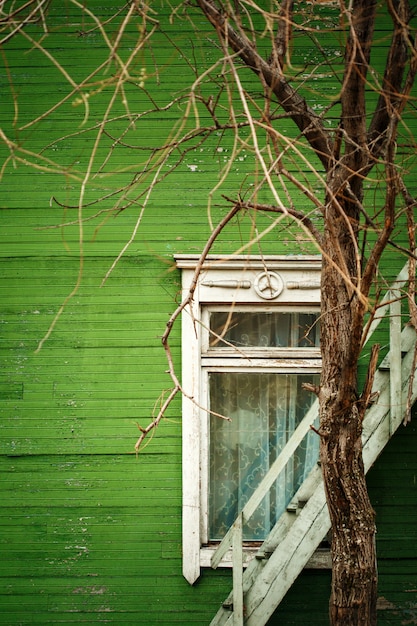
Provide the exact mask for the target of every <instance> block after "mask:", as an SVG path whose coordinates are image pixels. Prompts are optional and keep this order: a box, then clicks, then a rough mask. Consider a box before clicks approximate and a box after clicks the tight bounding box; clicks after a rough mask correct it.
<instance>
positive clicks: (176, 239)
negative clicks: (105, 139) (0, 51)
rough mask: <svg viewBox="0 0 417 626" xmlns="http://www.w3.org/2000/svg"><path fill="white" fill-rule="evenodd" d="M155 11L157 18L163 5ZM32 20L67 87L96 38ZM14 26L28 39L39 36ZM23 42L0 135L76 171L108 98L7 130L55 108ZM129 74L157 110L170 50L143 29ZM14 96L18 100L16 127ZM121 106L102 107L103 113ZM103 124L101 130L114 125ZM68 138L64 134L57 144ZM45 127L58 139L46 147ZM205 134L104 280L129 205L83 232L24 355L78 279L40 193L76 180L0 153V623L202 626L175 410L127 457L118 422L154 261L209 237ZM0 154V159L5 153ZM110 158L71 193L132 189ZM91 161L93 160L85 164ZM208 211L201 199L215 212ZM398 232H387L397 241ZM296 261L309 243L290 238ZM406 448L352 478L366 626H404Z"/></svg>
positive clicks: (193, 248) (409, 456)
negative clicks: (189, 553)
mask: <svg viewBox="0 0 417 626" xmlns="http://www.w3.org/2000/svg"><path fill="white" fill-rule="evenodd" d="M57 4H59V3H57ZM113 4H114V3H112V5H111V6H110V5H107V4H106V5H105V6H104V7H102V6H101V5H100V3H98V2H92V3H89V6H91V7H92V8H97V7H99V8H100V11H101V14H102V15H103V17H106V16H109V15H111V14H112V12H113V11H114V6H113ZM161 6H165V7H166V11H168V7H167V5H166V4H165V5H164V4H163V3H161ZM50 10H51V16H52V24H53V27H52V28H51V32H50V34H49V35H48V37H47V38H45V42H46V45H47V46H48V49H50V50H51V51H53V52H54V53H55V54H56V55H58V58H59V59H60V61H61V62H62V63H63V64H64V65H65V67H66V68H67V69H68V70H69V71H70V72H71V73H72V75H73V76H74V78H76V79H77V80H80V78H82V77H83V76H84V75H85V72H87V71H88V68H90V69H91V68H92V67H93V65H94V64H95V63H97V62H98V61H100V60H101V59H103V56H104V55H105V54H106V51H105V49H104V47H103V44H102V40H101V38H100V37H99V35H98V33H97V32H96V31H92V32H89V33H88V34H86V31H87V30H88V29H87V28H86V26H87V24H86V22H88V20H87V18H86V16H85V15H84V16H83V17H82V16H81V14H80V13H77V10H76V9H75V8H74V6H73V5H72V4H71V3H65V11H62V7H61V6H59V7H58V6H57V5H54V3H52V7H51V9H50ZM165 17H166V15H165ZM165 21H166V23H164V29H165V30H167V31H168V32H169V33H170V35H171V36H175V37H176V40H177V41H178V42H180V43H181V45H184V42H185V45H188V43H189V42H192V41H193V37H194V33H193V31H192V30H191V27H190V25H189V24H188V23H187V22H186V21H183V22H180V23H178V22H177V23H176V24H174V25H170V24H169V23H168V21H167V20H165ZM201 24H203V22H202V21H201ZM30 29H31V32H32V34H33V36H36V37H39V29H41V24H37V25H36V24H35V25H32V26H31V27H30ZM83 29H84V30H83ZM210 35H211V32H210ZM30 47H31V46H30V45H29V44H28V42H27V41H25V40H24V39H23V38H22V37H20V38H17V39H16V40H14V41H12V42H10V44H9V45H8V46H7V47H5V51H4V54H5V57H4V58H5V59H6V61H7V63H6V64H5V65H3V66H2V69H1V70H0V92H1V93H2V94H5V95H4V99H3V102H2V109H1V113H0V116H1V124H0V125H1V126H3V128H4V129H5V130H6V131H7V132H8V133H9V134H10V136H13V137H14V138H15V140H16V142H17V143H19V145H20V146H21V148H22V149H24V150H27V151H28V152H27V153H26V158H27V159H28V160H30V161H33V162H35V164H36V165H39V166H42V160H41V159H39V158H35V157H33V156H32V155H31V152H34V151H36V150H38V149H40V148H43V152H42V154H43V156H44V157H45V158H48V159H53V160H54V162H55V163H57V164H58V165H61V166H65V165H68V164H72V165H73V167H74V168H75V170H74V171H81V169H82V167H83V166H85V163H86V159H87V158H88V147H89V145H91V142H92V141H93V140H94V137H95V124H96V122H97V119H98V116H99V114H100V112H102V111H103V110H104V107H105V106H106V105H107V103H108V101H109V98H110V91H109V90H106V89H103V90H102V91H100V92H98V93H93V92H94V89H93V87H92V88H91V92H92V95H91V102H92V106H91V112H90V116H91V117H90V118H89V120H88V122H87V123H86V125H85V127H81V126H80V122H81V120H82V117H83V111H82V110H81V109H80V107H74V106H72V103H71V102H70V101H69V102H67V103H66V104H64V105H63V106H62V107H60V109H58V110H57V111H55V112H54V113H53V114H52V116H51V117H50V118H48V119H45V120H41V121H39V122H38V123H37V124H36V125H35V126H34V127H32V126H31V127H28V128H27V129H23V130H19V131H17V130H16V129H17V128H21V127H23V126H24V125H25V124H26V123H28V122H29V121H30V120H31V119H33V118H34V117H35V116H36V115H39V114H41V113H42V112H43V111H44V110H45V107H46V104H47V103H49V102H51V98H52V102H56V101H57V100H58V99H59V97H60V96H59V94H61V93H63V90H64V88H65V81H64V79H63V77H62V74H60V73H59V72H58V71H57V69H56V68H55V67H53V66H52V65H51V63H50V62H49V60H48V59H47V58H46V57H45V56H44V55H42V54H41V53H40V52H39V51H38V50H32V51H31V52H30V54H29V52H28V49H29V48H30ZM127 47H128V46H127ZM123 53H126V51H124V52H123ZM189 54H190V58H191V57H193V56H195V55H197V57H198V62H199V63H200V62H201V63H207V62H209V61H212V60H213V58H212V57H213V54H214V53H213V49H212V47H211V46H206V47H205V48H204V49H203V52H202V53H201V52H199V50H198V49H197V48H195V49H194V50H193V49H192V46H191V44H190V45H189ZM300 54H301V53H300ZM153 58H155V59H156V60H157V62H159V63H162V64H164V67H165V72H162V73H161V76H160V77H159V78H158V81H159V82H158V81H157V78H156V77H155V76H152V72H151V69H152V67H153V66H152V63H153ZM142 66H146V67H147V68H148V70H149V74H150V77H149V79H148V81H149V82H148V84H149V87H150V88H151V87H152V86H153V87H154V88H155V85H156V84H157V89H158V97H159V98H160V100H161V102H167V101H169V99H171V98H172V97H173V94H174V93H175V92H176V91H177V90H179V89H180V88H181V86H185V85H186V84H187V83H188V82H189V80H190V76H191V75H192V71H191V68H190V66H189V65H187V64H185V63H184V60H183V59H182V58H181V55H180V53H179V51H178V50H175V51H173V49H172V46H171V45H170V43H169V40H168V39H167V38H165V37H162V36H160V38H159V39H157V43H156V44H155V45H154V47H153V49H152V54H151V53H150V52H147V54H146V55H145V56H144V57H143V58H141V59H138V62H137V71H138V74H139V72H140V68H141V67H142ZM10 81H12V85H13V90H12V91H10V89H9V86H10ZM129 89H130V90H131V91H130V93H129V96H130V98H132V99H133V101H134V102H135V103H136V104H135V106H136V110H137V111H141V110H143V109H144V108H145V107H146V106H149V99H148V98H147V96H146V94H145V93H144V92H142V91H141V90H140V89H138V87H137V86H135V85H131V86H130V87H129ZM13 93H15V94H18V95H19V100H18V102H19V108H18V121H17V123H14V121H13V119H14V115H15V109H14V106H13V99H12V97H11V95H10V94H13ZM2 97H3V96H2ZM122 110H123V107H122V106H121V105H120V103H119V104H118V105H117V106H116V108H115V110H114V114H115V115H116V113H117V112H119V113H120V112H121V111H122ZM170 115H172V114H170ZM171 123H172V117H170V116H169V115H168V116H167V117H166V116H164V115H163V114H162V113H160V114H158V115H154V116H153V118H152V123H151V124H150V125H149V126H147V127H146V128H145V130H143V127H142V126H140V128H139V126H138V128H137V129H132V131H131V133H130V135H129V139H130V140H132V141H133V140H135V141H137V143H138V145H140V142H141V141H143V145H147V144H149V143H150V142H152V141H154V142H155V144H157V142H158V141H160V140H161V139H162V138H165V137H166V134H167V132H168V130H169V127H170V124H171ZM114 127H115V132H116V130H117V127H118V122H116V121H115V123H114ZM78 130H81V131H82V132H81V134H78V135H74V132H75V131H77V132H78ZM62 134H66V135H68V137H67V139H66V140H65V141H58V139H59V137H60V136H61V135H62ZM218 141H219V140H216V141H214V140H213V141H212V142H211V143H210V141H207V143H205V144H204V145H203V146H199V145H197V144H196V147H195V150H194V151H192V152H190V153H189V154H187V155H186V157H185V158H184V161H183V162H181V163H180V165H179V167H178V170H177V171H176V172H175V173H174V174H173V176H172V177H171V178H170V179H169V183H167V184H165V185H161V187H160V188H158V189H157V191H156V193H155V194H154V196H153V198H152V200H151V202H150V204H149V206H148V208H147V210H146V211H145V214H144V217H143V221H142V224H141V226H140V228H139V230H138V234H137V236H136V238H135V240H134V241H133V243H132V245H131V246H130V247H129V249H128V251H127V253H126V254H125V255H124V256H123V258H122V259H121V261H120V262H119V264H118V265H117V267H116V269H115V270H114V272H113V273H112V274H111V276H110V278H109V280H108V281H107V282H106V284H105V285H104V286H101V283H102V279H103V277H104V275H105V274H106V272H107V270H108V269H109V267H110V266H111V264H112V262H113V260H114V258H115V255H117V254H118V252H119V251H120V250H121V248H122V246H123V245H124V243H125V242H126V240H127V239H128V238H129V236H130V234H131V233H132V230H133V228H134V225H135V222H136V219H137V216H138V213H139V208H138V207H137V206H136V207H135V206H133V208H131V209H129V210H126V211H125V212H122V213H120V214H119V215H118V216H117V217H115V215H113V214H112V213H109V215H108V218H109V219H108V221H107V223H106V224H105V226H104V227H103V228H102V229H100V230H99V231H98V233H96V232H95V228H96V225H97V220H96V222H86V223H85V227H84V228H85V232H84V238H85V241H84V247H83V254H84V266H83V279H82V282H81V286H80V288H79V290H78V292H77V293H76V295H74V297H73V298H72V299H71V300H70V301H69V302H68V304H67V305H66V307H65V310H64V312H63V314H62V317H61V318H60V320H59V322H58V323H57V325H56V327H55V329H54V332H53V333H52V335H51V337H50V338H49V339H48V341H46V342H45V344H44V346H43V348H42V350H41V351H40V352H39V353H36V352H35V350H36V348H37V346H38V343H39V341H40V340H41V339H42V337H43V336H44V334H45V333H46V331H47V329H48V327H49V324H50V323H51V321H52V320H53V318H54V315H55V314H56V312H57V310H58V309H59V307H60V306H61V305H62V303H63V301H64V300H65V298H66V297H67V296H68V294H69V293H70V292H71V291H72V289H73V287H74V285H75V284H76V281H77V277H78V275H79V271H80V261H79V243H78V227H77V225H69V226H66V227H65V228H52V229H51V228H48V227H50V226H53V225H57V224H60V223H61V222H72V221H74V220H76V211H75V210H72V209H68V210H63V209H62V208H61V207H60V206H59V205H58V204H56V203H54V202H51V197H52V196H54V197H55V198H57V199H58V200H59V201H60V202H62V203H67V204H76V202H77V197H78V192H79V180H78V181H77V180H71V179H70V177H65V176H62V175H61V174H54V173H52V172H50V171H49V172H47V171H44V170H42V169H34V168H33V167H29V166H26V165H25V164H24V163H22V162H16V163H13V161H12V160H10V162H9V163H8V165H7V167H6V168H5V171H4V176H3V178H2V182H1V185H0V209H1V210H0V238H1V245H0V263H1V265H0V333H1V334H0V359H1V361H0V367H1V369H0V383H1V387H0V446H1V447H0V453H1V456H0V463H1V484H0V490H1V494H0V506H1V514H0V525H1V534H0V546H1V558H0V624H2V625H3V626H29V625H32V624H39V625H42V626H49V625H51V626H52V625H54V626H55V625H57V624H59V625H63V626H66V625H68V626H69V625H72V624H84V623H85V624H89V625H91V624H113V625H114V626H127V625H129V624H135V625H143V626H152V625H154V624H163V625H168V624H182V625H190V626H203V625H205V624H208V623H209V622H210V619H211V618H212V616H213V615H214V614H215V612H216V611H217V608H218V606H219V604H220V602H221V601H222V600H224V598H225V597H226V595H227V594H228V592H229V589H230V584H231V581H230V573H229V572H228V571H217V572H212V571H205V572H204V573H203V575H202V577H201V579H200V581H199V582H198V583H197V584H196V585H195V586H194V587H190V586H189V585H188V584H187V583H186V582H185V581H184V580H183V578H182V575H181V411H180V400H179V399H177V401H176V402H174V404H173V405H172V406H171V407H170V409H169V411H168V412H167V416H166V419H165V420H164V421H163V423H161V425H160V427H159V428H158V429H157V430H156V431H155V433H154V436H153V437H152V439H151V440H150V441H149V443H148V445H146V447H144V448H143V450H142V451H141V453H140V455H139V456H138V457H136V455H135V454H134V444H135V441H136V438H137V437H138V434H139V431H138V430H137V426H136V423H140V424H141V425H146V424H147V423H148V421H149V419H150V418H151V416H152V413H153V411H154V410H155V407H158V402H159V400H158V398H160V397H161V396H162V394H164V392H165V391H166V390H167V389H168V388H169V386H170V380H169V377H168V376H167V374H166V372H165V370H166V360H165V356H164V353H163V350H162V348H161V345H160V340H159V337H160V335H161V334H162V332H163V330H164V325H165V323H166V321H167V319H168V316H169V314H170V313H171V312H172V311H173V309H174V307H175V303H176V301H177V298H178V291H179V284H180V277H179V274H178V272H177V271H176V270H175V269H174V267H173V254H175V253H197V252H199V251H201V249H202V246H203V245H204V242H205V240H206V238H207V236H208V233H209V226H208V222H207V215H206V195H207V190H208V189H209V188H210V187H211V186H213V180H217V179H216V177H217V175H218V171H219V161H220V164H221V158H223V157H222V155H223V152H222V150H223V149H224V150H225V151H227V149H228V144H227V141H226V140H225V142H226V143H224V144H223V143H221V144H219V143H218ZM107 147H108V145H107ZM219 147H221V149H222V150H221V151H218V148H219ZM0 151H1V162H2V163H3V161H4V158H5V157H6V155H7V150H6V148H5V146H4V145H2V146H1V147H0ZM19 154H20V156H21V155H22V153H21V152H20V153H19ZM123 154H124V155H125V156H123V157H122V156H121V153H119V152H118V151H115V153H114V155H113V156H112V158H111V159H110V161H109V163H108V164H106V168H107V169H106V173H110V172H112V171H113V170H116V169H118V168H120V167H121V166H123V165H126V167H129V172H128V173H122V174H120V173H119V174H118V175H117V176H114V177H107V176H102V177H100V176H98V177H97V178H96V179H95V182H94V184H93V185H91V186H90V187H89V189H88V197H87V199H88V200H92V201H94V200H97V199H98V198H100V197H101V196H103V194H106V193H109V192H111V191H113V190H115V189H117V187H118V186H119V185H120V184H122V183H126V181H128V180H131V177H132V168H133V169H134V167H137V168H139V167H140V163H141V158H142V157H141V156H140V155H139V156H138V152H137V151H135V150H133V149H132V150H131V151H127V152H123ZM104 155H105V152H104V149H103V152H99V158H104ZM216 155H217V158H215V156H216ZM219 155H220V157H219ZM240 157H241V158H240V159H238V160H237V163H236V166H235V173H234V175H235V180H236V181H238V182H239V184H241V183H242V181H243V180H246V171H247V170H245V168H247V169H250V166H251V158H252V157H251V156H250V155H249V154H245V153H243V152H242V154H241V155H240ZM120 159H126V161H125V162H124V161H123V160H120ZM242 164H243V165H242ZM216 197H217V200H218V199H219V197H220V194H218V196H216ZM300 201H302V200H301V199H300ZM113 202H114V199H108V200H102V201H101V202H100V204H99V207H97V205H92V206H91V207H90V208H87V209H86V212H85V215H86V216H87V215H92V214H93V213H94V212H96V211H97V208H99V210H109V209H111V208H112V206H113V204H112V203H113ZM224 210H225V209H224V206H223V207H217V206H214V208H213V212H214V217H215V218H216V217H218V216H219V215H221V214H223V213H224ZM261 225H262V224H261ZM249 229H250V223H249V221H247V222H245V221H243V222H242V223H240V224H239V228H236V227H235V226H234V227H233V228H228V229H227V230H226V232H225V233H224V235H223V236H222V238H221V240H220V242H219V244H218V245H217V247H216V248H215V250H216V251H218V252H231V251H234V250H236V249H237V248H238V247H239V245H240V244H241V243H242V242H244V241H246V233H247V232H248V231H249ZM397 236H399V237H400V238H401V237H404V238H405V233H404V232H403V233H397ZM263 249H264V251H265V252H270V253H271V252H272V253H278V254H282V253H284V254H285V253H294V252H295V251H296V250H295V247H294V240H293V239H292V236H291V235H288V234H285V233H282V232H281V233H280V236H278V235H277V234H273V235H271V236H270V237H269V238H267V239H266V241H265V243H264V244H263ZM297 250H300V251H303V250H306V251H309V250H310V248H309V246H308V245H307V244H306V242H304V241H301V242H299V248H297ZM252 252H254V253H256V252H258V249H253V250H252ZM402 261H403V259H395V260H392V261H390V265H389V271H388V274H391V275H395V273H396V272H397V270H399V269H400V267H401V265H402ZM179 331H180V328H179V326H178V327H177V328H175V329H174V332H173V336H172V341H171V345H172V349H173V355H174V360H175V362H176V364H177V365H178V367H179V366H180V342H179ZM416 443H417V431H416V425H415V423H413V424H411V426H408V427H407V428H404V429H401V431H400V432H399V433H398V435H396V437H395V438H394V439H393V441H392V442H391V443H390V445H389V447H388V449H387V450H386V452H384V454H383V456H382V457H381V459H380V460H379V461H378V463H377V464H376V466H375V468H373V470H372V472H371V474H370V477H369V485H370V490H371V494H372V500H373V503H374V505H375V509H376V511H377V520H378V528H379V531H378V550H379V555H380V564H379V570H380V596H381V600H380V606H381V611H380V614H381V619H380V624H382V625H383V626H385V624H386V625H388V624H400V623H404V624H405V623H408V624H411V623H417V608H416V607H417V604H416V589H417V574H416V572H417V566H416V557H417V554H416V545H417V543H416V530H415V527H416V524H415V511H416V503H417V502H416V497H417V496H416V473H417V460H416V455H415V449H416ZM328 593H329V572H317V571H306V572H304V573H303V574H302V576H301V577H300V579H299V580H298V581H297V582H296V584H295V585H294V587H293V589H292V590H291V592H290V593H289V594H288V596H287V598H286V599H285V600H284V602H283V603H282V605H281V606H280V607H279V609H278V610H277V613H276V615H275V616H274V618H273V619H272V620H271V626H274V625H275V624H286V625H288V624H301V623H303V624H304V623H306V619H307V618H306V616H308V623H309V624H312V625H313V626H314V625H315V624H317V626H318V625H324V624H326V620H327V602H328Z"/></svg>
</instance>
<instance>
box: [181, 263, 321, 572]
mask: <svg viewBox="0 0 417 626" xmlns="http://www.w3.org/2000/svg"><path fill="white" fill-rule="evenodd" d="M176 260H177V265H178V267H180V268H181V269H182V286H183V291H184V295H185V296H186V294H187V293H188V290H189V287H190V285H191V282H192V280H193V276H194V270H195V266H196V262H197V257H184V256H178V257H177V258H176ZM319 286H320V259H319V258H318V257H316V256H314V257H313V256H311V257H266V258H260V257H237V256H235V257H230V258H223V259H222V258H219V257H210V258H209V259H207V261H206V263H205V265H204V267H203V271H202V272H201V274H200V276H199V279H198V283H197V288H196V291H195V297H194V300H193V304H192V308H191V309H190V308H186V309H184V312H183V317H182V345H183V366H182V371H183V373H182V379H183V387H184V390H185V392H186V396H184V399H183V562H184V575H185V577H186V578H187V580H189V582H191V583H192V582H194V581H195V580H196V579H197V578H198V576H199V573H200V568H201V567H202V566H207V565H209V564H210V558H211V554H212V552H213V550H214V547H213V545H215V544H216V542H218V541H220V540H221V539H222V537H223V536H224V534H225V533H226V531H227V530H228V528H229V527H230V526H231V524H232V523H233V521H234V519H235V518H236V515H237V513H238V511H239V510H241V509H242V507H243V506H244V504H245V503H246V502H247V500H248V498H249V497H250V495H251V494H252V493H253V491H254V489H255V488H256V486H257V485H258V484H259V482H260V480H261V479H262V478H263V477H264V476H265V474H266V473H267V471H268V468H269V467H270V465H271V464H272V463H273V462H274V460H275V459H276V458H277V456H278V455H279V453H280V451H281V450H282V449H283V447H284V446H285V443H286V441H287V439H288V437H289V435H291V433H292V432H293V431H294V429H295V428H296V426H297V425H298V423H299V422H300V421H301V419H302V418H303V417H304V415H305V413H306V411H307V409H308V408H309V406H310V405H311V404H312V402H313V400H314V398H313V397H312V394H311V393H310V392H307V391H306V390H305V389H304V388H303V383H306V382H308V383H314V384H318V380H319V372H320V364H321V361H320V351H319V296H320V290H319ZM317 458H318V438H317V436H315V434H314V433H311V434H309V435H308V436H307V437H306V438H305V440H304V442H303V445H302V446H300V447H299V448H298V450H297V452H296V454H295V455H294V457H293V459H292V460H291V462H290V463H288V465H287V467H286V470H285V472H283V473H282V474H281V475H280V477H279V480H278V481H277V483H276V484H275V485H274V488H273V489H271V490H270V492H269V494H268V495H267V496H266V497H265V498H264V501H263V502H262V504H261V506H260V507H259V508H258V511H257V512H256V513H255V514H254V516H253V517H252V518H251V520H250V522H249V524H248V525H247V527H246V528H244V538H245V540H246V541H247V542H248V543H252V544H253V542H260V541H262V540H263V539H265V537H266V536H267V534H268V533H269V531H270V530H271V528H272V526H273V525H274V523H275V522H276V520H277V519H278V518H279V516H280V515H281V513H282V512H283V511H284V510H285V509H286V507H287V506H288V504H289V502H290V501H291V499H292V497H293V495H294V493H295V492H296V490H297V488H298V487H299V486H300V484H301V483H302V482H303V480H304V478H305V477H306V476H307V474H308V473H309V471H310V470H311V468H312V467H313V465H314V464H315V463H316V461H317ZM225 565H227V559H226V561H225Z"/></svg>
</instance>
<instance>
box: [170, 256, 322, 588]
mask: <svg viewBox="0 0 417 626" xmlns="http://www.w3.org/2000/svg"><path fill="white" fill-rule="evenodd" d="M199 258H200V257H199V256H198V255H177V256H176V257H175V259H176V263H177V267H178V268H180V269H181V270H182V293H183V298H186V297H187V295H188V293H189V289H190V286H191V284H192V280H193V278H194V273H195V269H196V266H197V263H198V261H199ZM266 269H267V271H268V272H273V273H274V277H275V276H276V277H277V278H276V279H275V278H274V281H275V283H276V284H275V285H274V287H275V286H276V287H277V290H276V292H274V293H271V294H266V295H267V296H275V297H272V298H270V297H267V298H265V297H261V296H262V295H265V294H263V293H262V290H261V287H260V285H261V283H260V278H262V276H261V275H262V274H263V273H264V272H265V270H266ZM320 270H321V259H320V257H319V256H316V255H314V256H313V255H311V256H304V255H302V256H301V255H300V256H298V255H297V256H266V257H259V256H237V255H236V256H229V257H220V256H212V255H210V256H209V257H208V258H207V259H206V261H205V263H204V265H203V268H202V272H201V273H200V276H199V278H198V281H197V285H196V289H195V292H194V297H193V300H192V303H191V305H187V306H186V307H185V309H184V311H183V313H182V346H183V349H182V355H183V356H182V386H183V389H184V392H185V393H184V396H183V401H182V475H183V518H182V522H183V574H184V577H185V578H186V580H187V581H188V582H189V583H190V584H193V583H194V582H195V581H196V580H197V578H198V577H199V576H200V570H201V568H202V567H208V566H210V562H211V555H212V553H213V552H214V549H215V547H211V546H210V547H207V546H204V543H206V542H207V517H206V509H207V507H206V506H203V505H202V503H203V501H204V499H205V498H206V497H207V495H206V493H205V487H204V486H205V485H207V481H208V476H207V472H208V463H207V453H208V451H207V441H208V437H207V432H206V431H207V426H206V425H207V419H206V416H207V412H206V411H205V410H204V406H205V404H206V399H205V398H206V397H207V394H206V389H205V378H206V377H205V375H202V335H204V333H203V332H202V327H201V319H202V307H209V306H210V305H213V306H216V309H218V308H219V306H231V305H235V306H239V304H240V305H241V306H242V305H255V306H256V305H259V304H262V305H263V307H268V308H269V307H271V308H276V307H277V305H279V306H280V307H283V305H284V306H285V309H284V310H286V311H288V310H291V308H292V307H294V306H297V305H298V308H299V307H300V306H301V305H302V306H303V312H304V311H305V307H307V308H308V307H309V306H311V307H314V308H317V307H318V306H319V304H320V289H319V282H320ZM279 281H282V282H281V284H278V283H279ZM283 308H284V307H283ZM277 356H278V357H279V356H280V355H279V351H277ZM286 356H288V352H287V353H286ZM297 356H298V359H299V357H300V353H299V352H298V354H297ZM310 356H311V355H310ZM317 356H318V357H319V355H317ZM205 359H207V357H205ZM210 361H212V364H213V365H214V366H217V367H218V366H219V365H221V361H223V362H224V359H222V360H221V361H216V356H215V354H214V353H213V356H211V357H210ZM309 361H310V358H309ZM298 363H299V360H298ZM318 364H319V358H318V360H317V365H318ZM249 365H250V367H251V369H252V368H253V367H254V366H255V367H256V363H254V359H251V361H250V364H249V361H248V363H247V366H248V367H249ZM259 365H261V363H260V364H259ZM242 366H244V363H243V362H242ZM284 366H287V367H288V368H289V369H290V370H291V371H294V369H296V367H297V361H296V360H295V361H294V364H293V365H292V364H291V363H289V362H288V359H286V363H285V364H284ZM282 367H283V364H282V362H278V361H277V369H278V370H279V371H284V370H283V369H282ZM315 371H317V369H315ZM203 416H204V417H203ZM252 556H253V550H252V551H251V550H247V551H246V560H248V559H250V558H251V557H252ZM221 565H222V566H223V567H230V566H231V557H230V555H226V557H225V558H224V560H223V561H222V563H221Z"/></svg>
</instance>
